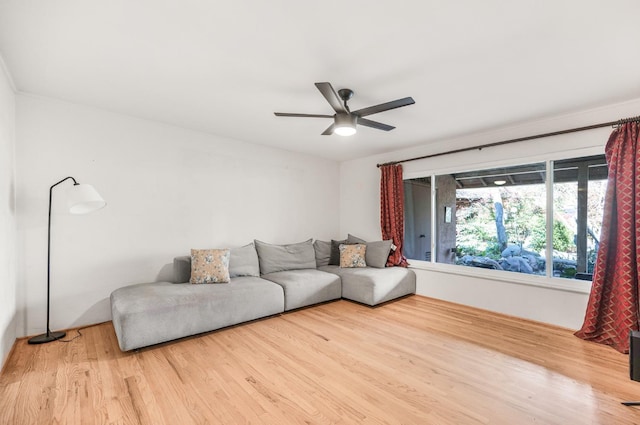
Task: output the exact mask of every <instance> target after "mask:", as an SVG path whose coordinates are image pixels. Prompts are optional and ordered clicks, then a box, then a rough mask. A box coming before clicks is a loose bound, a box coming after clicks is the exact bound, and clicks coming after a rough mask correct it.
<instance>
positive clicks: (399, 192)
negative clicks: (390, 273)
mask: <svg viewBox="0 0 640 425" xmlns="http://www.w3.org/2000/svg"><path fill="white" fill-rule="evenodd" d="M380 171H381V172H382V176H381V178H380V227H381V228H382V239H384V240H389V239H392V240H393V244H394V245H395V246H396V249H395V250H393V249H392V250H391V253H390V254H389V259H388V260H387V267H391V266H400V267H407V266H408V265H409V264H408V263H407V259H406V258H405V257H404V255H402V246H403V243H404V184H403V181H402V165H400V164H396V165H382V166H380Z"/></svg>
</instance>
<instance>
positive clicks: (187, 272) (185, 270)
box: [173, 255, 191, 283]
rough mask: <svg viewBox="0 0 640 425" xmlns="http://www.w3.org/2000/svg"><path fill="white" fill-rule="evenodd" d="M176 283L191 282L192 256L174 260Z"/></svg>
mask: <svg viewBox="0 0 640 425" xmlns="http://www.w3.org/2000/svg"><path fill="white" fill-rule="evenodd" d="M173 275H174V276H173V278H174V280H175V282H174V283H185V282H189V280H191V256H190V255H183V256H181V257H175V258H174V259H173Z"/></svg>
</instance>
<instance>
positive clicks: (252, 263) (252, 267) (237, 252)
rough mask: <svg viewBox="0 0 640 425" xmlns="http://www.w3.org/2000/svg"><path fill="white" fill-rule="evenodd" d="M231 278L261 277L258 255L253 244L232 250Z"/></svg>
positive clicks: (230, 261)
mask: <svg viewBox="0 0 640 425" xmlns="http://www.w3.org/2000/svg"><path fill="white" fill-rule="evenodd" d="M229 276H230V277H239V276H258V277H259V276H260V263H259V262H258V253H257V252H256V248H255V246H254V245H253V242H251V243H250V244H248V245H245V246H241V247H239V248H231V258H230V260H229Z"/></svg>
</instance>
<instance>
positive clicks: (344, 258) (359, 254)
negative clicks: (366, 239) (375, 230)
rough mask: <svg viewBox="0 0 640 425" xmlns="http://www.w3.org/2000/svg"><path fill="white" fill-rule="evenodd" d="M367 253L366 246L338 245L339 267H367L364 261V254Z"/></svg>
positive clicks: (359, 244)
mask: <svg viewBox="0 0 640 425" xmlns="http://www.w3.org/2000/svg"><path fill="white" fill-rule="evenodd" d="M366 252H367V245H365V244H361V243H358V244H354V245H345V244H341V245H340V267H349V268H351V267H367V263H366V261H365V254H366Z"/></svg>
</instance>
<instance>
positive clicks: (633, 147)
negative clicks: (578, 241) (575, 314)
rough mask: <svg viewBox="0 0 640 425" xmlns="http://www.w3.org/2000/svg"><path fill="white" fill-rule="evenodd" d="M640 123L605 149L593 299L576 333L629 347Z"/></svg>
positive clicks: (637, 243) (639, 237) (638, 220)
mask: <svg viewBox="0 0 640 425" xmlns="http://www.w3.org/2000/svg"><path fill="white" fill-rule="evenodd" d="M639 127H640V125H639V124H638V122H633V123H627V124H624V125H622V126H620V127H619V128H618V129H616V130H615V131H614V132H613V133H612V134H611V137H609V141H608V142H607V146H606V148H605V154H606V157H607V164H608V166H609V179H608V183H607V192H606V195H605V203H604V216H603V219H602V233H601V236H600V241H601V243H600V249H599V251H598V258H597V259H596V265H595V270H594V275H593V284H592V287H591V295H590V296H589V304H588V306H587V312H586V315H585V319H584V324H583V325H582V329H580V330H579V331H578V332H576V336H578V337H580V338H582V339H586V340H590V341H594V342H599V343H601V344H606V345H611V346H612V347H613V348H615V349H616V350H618V351H620V352H622V353H627V352H629V332H630V331H631V330H638V315H639V313H640V311H639V307H638V276H640V274H639V271H640V270H639V267H638V254H640V252H639V251H638V248H639V247H640V154H639V153H638V145H639V144H640V139H639V138H638V130H639Z"/></svg>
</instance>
